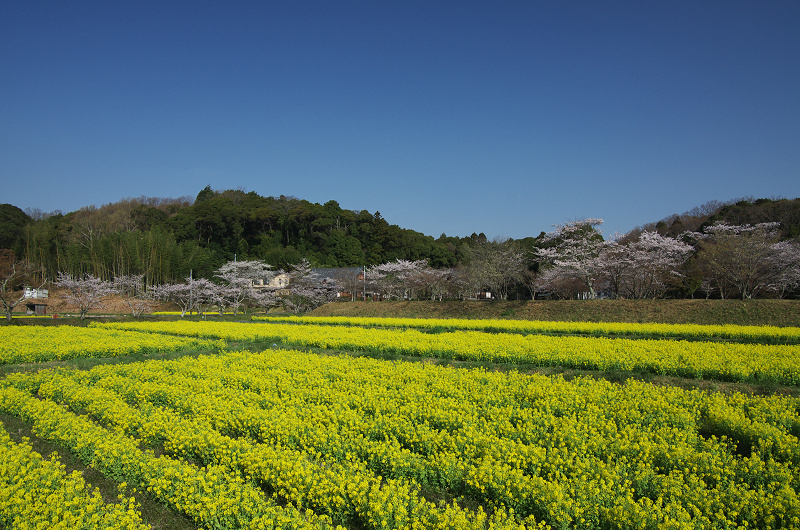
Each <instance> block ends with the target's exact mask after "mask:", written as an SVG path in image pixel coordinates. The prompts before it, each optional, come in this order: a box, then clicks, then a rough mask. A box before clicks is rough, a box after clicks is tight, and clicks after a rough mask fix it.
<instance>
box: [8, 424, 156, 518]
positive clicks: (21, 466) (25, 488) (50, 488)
mask: <svg viewBox="0 0 800 530" xmlns="http://www.w3.org/2000/svg"><path fill="white" fill-rule="evenodd" d="M0 461H1V462H2V465H0V528H14V529H15V530H28V529H31V530H33V529H39V528H48V529H63V530H72V529H74V528H85V529H87V530H89V529H97V530H106V529H114V530H117V529H118V530H147V529H149V528H150V526H149V525H145V524H143V523H142V518H141V514H140V513H139V511H138V509H137V506H136V503H135V501H134V500H133V499H132V498H127V497H124V496H122V495H120V497H119V498H118V499H117V501H118V502H116V503H110V504H109V503H106V502H104V501H103V498H102V497H101V495H100V492H99V491H97V490H96V489H92V488H90V487H89V486H88V485H87V484H86V482H85V481H84V480H83V477H82V475H81V474H80V473H79V472H77V471H76V472H72V473H70V474H67V473H66V472H65V470H64V465H63V464H62V463H61V462H59V460H58V459H57V458H56V457H55V456H53V457H51V458H50V459H45V458H42V456H41V455H39V454H38V453H36V452H35V451H33V450H32V449H31V447H30V445H29V444H28V443H26V442H24V441H23V442H22V443H19V444H17V443H14V442H12V441H11V438H10V437H9V435H8V433H7V432H6V431H5V430H4V429H2V428H1V427H0Z"/></svg>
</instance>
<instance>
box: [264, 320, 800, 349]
mask: <svg viewBox="0 0 800 530" xmlns="http://www.w3.org/2000/svg"><path fill="white" fill-rule="evenodd" d="M252 319H253V320H263V321H269V322H288V323H295V324H329V325H344V326H373V327H397V328H420V329H432V328H444V329H454V330H456V329H457V330H475V331H501V332H512V333H570V334H574V333H579V334H589V335H612V336H616V335H619V336H646V337H665V338H670V337H689V338H693V339H717V338H718V339H735V340H748V341H754V342H789V343H797V342H800V327H778V326H738V325H733V324H725V325H701V324H659V323H631V322H547V321H536V320H502V319H461V318H375V317H316V316H254V317H252Z"/></svg>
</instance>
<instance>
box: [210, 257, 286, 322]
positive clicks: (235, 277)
mask: <svg viewBox="0 0 800 530" xmlns="http://www.w3.org/2000/svg"><path fill="white" fill-rule="evenodd" d="M215 272H216V274H215V277H217V278H219V279H220V280H222V281H223V283H224V287H223V289H220V290H219V292H218V293H217V294H218V295H219V296H218V305H220V307H221V306H222V305H227V306H230V307H231V308H233V314H234V315H235V314H237V313H238V311H239V308H240V307H242V306H243V305H244V302H245V300H246V299H247V298H252V295H253V289H252V287H253V285H254V284H255V283H256V282H261V283H267V284H268V283H269V281H270V280H271V279H272V278H273V277H274V276H275V272H274V271H272V266H271V265H268V264H267V263H264V262H263V261H260V260H245V261H229V262H228V263H226V264H225V265H223V266H222V267H220V268H219V269H217V270H216V271H215Z"/></svg>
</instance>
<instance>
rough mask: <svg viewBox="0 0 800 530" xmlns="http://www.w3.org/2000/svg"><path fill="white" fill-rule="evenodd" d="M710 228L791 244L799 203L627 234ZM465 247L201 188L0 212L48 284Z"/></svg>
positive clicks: (756, 205) (164, 278)
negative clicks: (773, 227) (768, 229)
mask: <svg viewBox="0 0 800 530" xmlns="http://www.w3.org/2000/svg"><path fill="white" fill-rule="evenodd" d="M556 221H557V220H556ZM716 221H726V222H728V223H730V224H755V223H762V222H767V221H777V222H780V223H781V227H780V230H781V233H782V236H783V237H785V238H793V237H797V236H798V235H800V199H791V200H790V199H776V200H771V199H758V200H753V199H742V200H738V201H736V202H729V203H720V202H716V201H714V202H711V203H707V204H706V205H703V206H701V207H697V208H695V209H693V210H691V211H689V212H686V213H684V214H680V215H673V216H670V217H668V218H666V219H664V220H662V221H659V222H658V223H651V224H649V225H644V226H642V227H639V228H637V229H636V230H634V231H633V233H636V232H637V231H639V232H640V231H642V230H650V231H657V232H659V233H660V234H662V235H669V236H672V237H676V236H678V235H680V234H681V233H683V232H685V231H690V230H698V229H700V228H701V227H702V226H705V225H708V224H711V223H714V222H716ZM543 236H544V233H541V234H539V235H538V236H536V237H527V238H524V239H520V240H517V243H518V245H519V247H520V248H521V249H522V250H523V251H526V255H530V256H531V263H530V264H529V267H530V268H531V269H533V268H535V267H536V264H535V263H534V261H533V256H534V254H535V253H534V252H532V250H533V249H534V248H535V247H536V246H537V244H538V242H539V241H540V240H541V239H542V237H543ZM474 243H486V236H485V235H483V234H482V233H481V234H474V233H473V234H472V235H471V236H468V237H452V236H446V235H445V234H442V235H441V236H440V237H438V238H434V237H432V236H429V235H425V234H422V233H420V232H416V231H414V230H409V229H404V228H401V227H399V226H397V225H393V224H389V222H388V221H386V220H385V219H383V217H382V216H381V214H380V213H379V212H375V213H370V212H368V211H367V210H360V211H355V210H345V209H343V208H341V207H340V206H339V204H338V203H337V202H336V201H333V200H331V201H328V202H326V203H325V204H322V205H320V204H318V203H311V202H309V201H306V200H303V199H298V198H295V197H287V196H280V197H262V196H260V195H258V194H257V193H255V192H252V191H251V192H245V191H242V190H225V191H215V190H212V189H211V188H210V187H208V186H207V187H206V188H205V189H203V190H202V191H200V193H199V194H198V195H197V197H196V198H194V199H192V198H191V197H181V198H178V199H161V198H150V197H140V198H136V199H133V198H129V199H123V200H121V201H119V202H116V203H112V204H107V205H103V206H101V207H99V208H98V207H94V206H88V207H84V208H81V209H80V210H78V211H76V212H71V213H68V214H62V213H61V212H53V213H42V212H40V211H38V210H37V211H31V210H28V211H27V212H23V211H22V210H21V209H19V208H18V207H16V206H12V205H10V204H3V205H0V248H6V249H11V250H13V251H14V254H15V255H16V256H17V258H18V259H22V260H25V261H27V262H28V263H30V264H32V265H34V266H35V267H36V269H37V270H38V274H39V275H40V276H41V277H42V279H47V280H54V279H55V278H56V276H57V274H58V273H59V272H65V273H68V274H72V275H76V276H77V275H80V274H84V273H88V274H93V275H94V276H97V277H98V278H101V279H111V278H113V277H116V276H121V275H126V274H144V275H145V279H146V282H147V284H148V285H158V284H163V283H169V282H179V281H182V280H183V279H184V278H186V277H188V276H189V274H190V271H191V274H192V275H193V276H194V277H208V278H210V277H211V276H212V275H213V271H214V270H216V269H217V268H219V267H220V266H221V265H223V264H224V263H226V262H228V261H231V260H233V259H240V260H246V259H258V260H263V261H265V262H267V263H269V264H270V265H272V266H273V267H274V268H275V269H288V268H290V266H291V265H293V264H296V263H298V262H300V261H301V260H302V259H303V258H305V259H307V260H309V262H311V263H312V264H313V265H314V266H317V267H352V266H371V265H378V264H381V263H387V262H391V261H394V260H397V259H402V260H414V261H415V260H427V262H428V263H429V265H430V266H431V267H434V268H444V267H456V266H458V265H459V264H462V263H463V262H464V260H465V258H467V257H468V256H469V255H470V253H469V251H468V248H469V247H470V246H471V245H473V244H474ZM527 251H531V252H527Z"/></svg>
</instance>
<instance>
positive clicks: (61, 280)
mask: <svg viewBox="0 0 800 530" xmlns="http://www.w3.org/2000/svg"><path fill="white" fill-rule="evenodd" d="M55 285H56V287H58V288H59V289H61V296H62V297H63V299H64V300H65V301H66V302H67V304H69V305H71V306H74V307H77V308H78V311H79V312H80V318H81V320H83V319H85V318H86V314H87V313H88V312H89V311H91V310H92V309H96V308H99V307H102V305H103V302H105V301H106V300H107V299H108V297H109V296H110V295H112V294H114V293H116V290H115V289H114V287H113V286H112V285H111V283H109V282H106V281H103V280H101V279H100V278H97V277H95V276H93V275H91V274H86V275H84V276H83V277H82V278H75V277H73V276H72V275H71V274H66V273H63V272H60V273H58V279H57V280H56V282H55Z"/></svg>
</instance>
